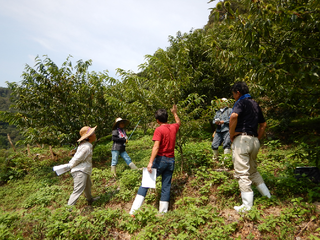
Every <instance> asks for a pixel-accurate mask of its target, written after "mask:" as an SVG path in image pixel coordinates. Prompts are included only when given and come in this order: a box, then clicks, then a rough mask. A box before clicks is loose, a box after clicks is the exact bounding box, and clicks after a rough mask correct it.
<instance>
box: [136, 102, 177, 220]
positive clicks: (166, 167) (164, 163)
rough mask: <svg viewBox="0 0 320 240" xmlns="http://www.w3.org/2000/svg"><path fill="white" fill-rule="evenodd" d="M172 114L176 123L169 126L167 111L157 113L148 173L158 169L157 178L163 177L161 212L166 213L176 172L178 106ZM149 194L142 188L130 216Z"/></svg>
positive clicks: (161, 110) (174, 107)
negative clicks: (173, 176)
mask: <svg viewBox="0 0 320 240" xmlns="http://www.w3.org/2000/svg"><path fill="white" fill-rule="evenodd" d="M171 112H172V114H173V116H174V120H175V122H176V123H173V124H168V123H167V122H168V113H167V111H166V110H165V109H159V110H158V111H156V113H155V118H156V121H157V123H158V124H159V125H160V126H159V127H157V128H156V130H155V131H154V134H153V138H152V140H153V141H154V145H153V148H152V152H151V157H150V161H149V164H148V167H147V169H148V171H149V172H150V173H152V169H151V168H156V169H157V177H158V176H160V175H161V176H162V188H161V198H160V203H159V212H160V213H165V212H167V211H168V208H169V200H170V189H171V180H172V174H173V170H174V147H175V144H176V135H177V132H178V130H179V127H180V124H181V122H180V118H179V117H178V114H177V106H176V105H173V107H172V109H171ZM147 192H148V188H144V187H142V186H140V188H139V190H138V194H137V196H136V198H135V200H134V202H133V204H132V207H131V210H130V214H131V215H133V214H134V212H135V211H136V210H138V209H139V208H140V207H141V205H142V203H143V200H144V198H145V196H146V194H147Z"/></svg>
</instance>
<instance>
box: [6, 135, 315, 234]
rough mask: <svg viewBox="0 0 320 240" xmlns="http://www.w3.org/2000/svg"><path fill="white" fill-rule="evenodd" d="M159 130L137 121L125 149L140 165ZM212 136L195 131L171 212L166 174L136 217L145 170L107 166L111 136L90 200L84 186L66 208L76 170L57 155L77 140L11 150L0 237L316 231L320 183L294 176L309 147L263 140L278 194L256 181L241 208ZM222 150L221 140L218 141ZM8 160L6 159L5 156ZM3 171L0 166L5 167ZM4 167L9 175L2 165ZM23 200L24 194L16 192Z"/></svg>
mask: <svg viewBox="0 0 320 240" xmlns="http://www.w3.org/2000/svg"><path fill="white" fill-rule="evenodd" d="M151 139H152V136H151V135H143V132H142V131H137V132H135V134H134V135H133V138H132V140H131V141H130V142H129V144H128V147H127V152H128V154H129V155H130V156H131V158H132V159H133V161H134V162H135V163H136V165H137V166H138V167H139V168H142V167H145V166H146V165H147V163H148V160H149V156H150V153H151V147H152V141H151ZM210 145H211V139H194V140H193V141H190V142H189V143H188V144H186V145H185V147H184V155H185V156H186V159H185V162H184V163H183V166H184V170H183V171H181V158H180V156H179V154H178V155H177V156H176V168H175V173H174V176H173V182H172V189H171V201H170V208H169V212H168V213H167V214H165V215H159V214H157V209H158V202H159V198H160V189H161V186H160V185H161V181H160V180H159V179H158V181H157V188H156V189H155V190H149V193H148V195H147V197H146V199H145V202H144V204H143V207H142V209H141V210H140V211H139V213H138V214H137V215H136V217H135V218H132V217H131V216H130V215H129V214H128V212H129V210H130V207H131V205H132V201H133V199H134V197H135V195H136V193H137V190H138V187H139V185H140V183H141V175H142V172H141V170H130V169H129V168H128V167H127V166H126V165H125V163H124V161H123V160H122V159H120V160H119V164H118V165H117V174H118V176H117V178H113V177H112V175H111V173H110V161H111V152H110V149H111V146H112V143H111V141H110V137H105V138H104V141H100V142H99V144H97V145H96V146H95V149H94V157H93V161H94V170H93V174H92V180H93V188H92V189H93V195H94V196H100V197H101V198H100V199H99V200H98V201H97V202H94V204H93V205H92V206H88V205H87V204H86V201H85V198H84V196H81V197H80V199H79V201H78V202H77V204H76V206H75V207H74V208H73V209H72V211H69V210H68V208H67V207H66V203H67V200H68V198H69V196H70V194H71V192H72V188H73V186H72V185H73V180H72V177H71V175H70V174H69V173H66V174H64V175H61V176H56V175H55V174H54V172H53V171H52V167H53V166H54V165H58V164H62V163H66V162H67V161H69V159H70V156H69V152H70V151H71V150H72V149H71V148H54V149H53V151H54V153H55V157H54V159H52V158H51V155H50V152H49V149H47V148H44V149H41V148H33V149H31V153H30V156H28V155H27V153H26V151H24V149H22V150H21V151H20V153H18V154H10V155H9V156H7V158H6V159H7V167H8V169H9V167H10V169H11V170H10V171H11V175H10V176H8V178H7V179H8V180H9V181H8V182H7V183H5V184H4V185H2V186H1V188H0V196H1V199H2V201H1V204H0V206H1V211H0V239H58V238H61V239H319V238H320V227H319V226H320V220H319V214H320V187H319V184H315V183H312V182H310V180H308V179H307V178H305V179H303V178H302V179H300V180H297V179H296V178H295V176H294V173H293V170H294V168H295V166H303V165H308V158H309V156H308V154H307V153H306V152H304V149H303V148H302V147H298V148H290V147H288V146H282V145H281V143H280V141H269V142H266V143H265V145H264V147H263V148H262V149H261V150H260V153H259V171H260V173H261V174H262V175H263V177H264V179H265V181H266V184H267V185H268V187H269V189H270V191H271V194H272V198H271V199H268V198H265V197H262V196H261V195H260V194H259V192H258V191H257V190H256V189H254V194H255V198H254V207H253V209H252V210H251V211H250V212H248V213H247V214H243V215H239V214H237V213H236V212H235V211H234V210H233V206H235V205H237V204H239V203H240V201H241V199H240V192H239V189H238V183H237V181H236V180H235V179H234V178H233V174H232V173H233V171H232V161H231V158H230V157H228V159H227V160H226V165H225V166H226V167H228V169H229V170H227V171H216V170H217V169H218V168H221V165H220V164H219V163H217V162H213V161H212V150H211V148H210ZM220 151H221V152H222V149H220ZM2 170H4V165H2ZM1 173H2V174H3V172H1ZM1 177H3V175H1ZM17 200H18V201H17Z"/></svg>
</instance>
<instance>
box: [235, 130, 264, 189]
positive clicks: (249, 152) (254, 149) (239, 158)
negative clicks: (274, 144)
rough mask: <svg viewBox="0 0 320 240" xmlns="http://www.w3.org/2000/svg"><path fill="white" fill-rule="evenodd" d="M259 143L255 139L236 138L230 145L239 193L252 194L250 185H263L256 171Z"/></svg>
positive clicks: (243, 136) (245, 136)
mask: <svg viewBox="0 0 320 240" xmlns="http://www.w3.org/2000/svg"><path fill="white" fill-rule="evenodd" d="M259 148H260V142H259V139H258V138H257V137H251V136H247V135H240V136H237V137H236V138H235V139H234V141H233V144H232V152H233V155H232V161H233V165H234V177H235V178H237V179H238V182H239V187H240V191H241V192H252V189H251V184H252V183H253V184H254V185H256V186H258V185H260V184H262V183H264V181H263V179H262V177H261V175H260V173H259V172H258V170H257V166H258V164H257V161H256V159H257V155H258V152H259Z"/></svg>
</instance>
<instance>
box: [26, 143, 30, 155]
mask: <svg viewBox="0 0 320 240" xmlns="http://www.w3.org/2000/svg"><path fill="white" fill-rule="evenodd" d="M27 151H28V156H30V155H31V153H30V145H29V144H27Z"/></svg>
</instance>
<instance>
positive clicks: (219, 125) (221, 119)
mask: <svg viewBox="0 0 320 240" xmlns="http://www.w3.org/2000/svg"><path fill="white" fill-rule="evenodd" d="M218 107H220V109H218V111H217V112H216V115H215V117H214V119H213V121H212V123H213V124H215V125H216V130H215V133H214V134H213V141H212V145H211V147H212V150H213V160H218V157H219V151H218V148H219V146H220V145H221V144H222V143H223V149H224V150H223V153H224V154H231V150H230V148H231V140H230V134H229V118H230V115H231V112H232V109H231V108H229V107H228V99H226V98H222V99H221V100H219V104H218ZM222 164H223V163H222Z"/></svg>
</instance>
